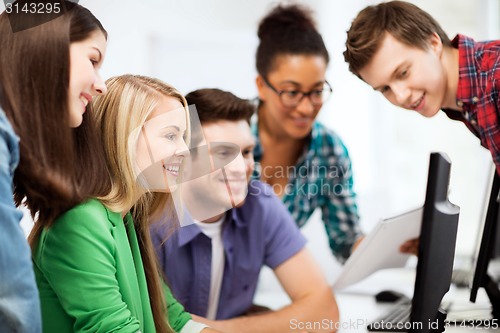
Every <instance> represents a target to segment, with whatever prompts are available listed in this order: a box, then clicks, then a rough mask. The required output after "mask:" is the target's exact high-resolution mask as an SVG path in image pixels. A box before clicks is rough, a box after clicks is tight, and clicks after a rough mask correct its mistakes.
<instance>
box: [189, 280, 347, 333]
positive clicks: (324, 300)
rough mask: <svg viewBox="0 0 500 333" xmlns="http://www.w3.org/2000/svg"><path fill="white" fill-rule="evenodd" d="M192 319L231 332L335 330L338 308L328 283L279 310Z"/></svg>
mask: <svg viewBox="0 0 500 333" xmlns="http://www.w3.org/2000/svg"><path fill="white" fill-rule="evenodd" d="M193 319H195V320H196V321H200V322H204V323H206V324H207V325H209V326H211V327H214V328H216V329H218V330H221V331H223V332H231V333H233V332H235V333H247V332H248V333H254V332H260V333H279V332H283V333H285V332H286V333H288V332H304V331H308V332H334V331H335V327H337V325H336V323H337V322H338V320H339V312H338V308H337V304H336V302H335V298H334V297H333V294H332V290H331V288H330V287H328V286H326V287H325V288H322V289H320V290H317V291H315V292H314V293H313V294H310V295H307V296H305V297H304V298H302V299H300V300H297V301H295V302H293V303H292V304H290V305H288V306H286V307H283V308H281V309H279V310H277V311H269V312H263V313H259V314H255V315H251V316H244V317H237V318H233V319H228V320H218V321H210V320H207V319H205V318H200V317H197V316H193ZM306 325H309V326H306ZM311 327H312V328H311Z"/></svg>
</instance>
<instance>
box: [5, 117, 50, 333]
mask: <svg viewBox="0 0 500 333" xmlns="http://www.w3.org/2000/svg"><path fill="white" fill-rule="evenodd" d="M18 141H19V139H18V138H17V136H16V135H15V134H14V131H13V130H12V127H11V126H10V124H9V122H8V121H7V118H6V117H5V113H4V112H3V111H2V110H1V109H0V332H2V333H3V332H7V333H11V332H16V333H17V332H22V333H24V332H29V333H38V332H41V331H42V328H41V313H40V299H39V297H38V289H37V287H36V283H35V275H34V273H33V264H32V261H31V251H30V248H29V246H28V243H27V241H26V238H25V237H24V234H23V231H22V229H21V227H20V225H19V222H20V220H21V218H22V213H21V211H20V210H18V209H16V207H15V205H14V201H13V197H12V190H13V185H12V179H13V175H14V170H15V169H16V167H17V164H18V163H19V143H18Z"/></svg>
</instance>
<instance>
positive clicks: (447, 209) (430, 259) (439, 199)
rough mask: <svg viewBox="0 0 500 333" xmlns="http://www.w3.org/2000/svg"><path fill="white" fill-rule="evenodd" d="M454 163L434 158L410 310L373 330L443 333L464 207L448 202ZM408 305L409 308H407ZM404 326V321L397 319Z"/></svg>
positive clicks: (372, 326)
mask: <svg viewBox="0 0 500 333" xmlns="http://www.w3.org/2000/svg"><path fill="white" fill-rule="evenodd" d="M450 168H451V163H450V161H449V159H448V157H447V156H446V155H445V154H442V153H432V154H431V155H430V162H429V173H428V178H427V190H426V195H425V202H424V207H423V212H422V224H421V227H420V237H419V248H418V263H417V272H416V276H415V288H414V291H413V298H412V300H411V304H406V305H405V304H401V306H404V308H405V310H407V311H409V319H408V316H406V318H405V319H403V318H402V317H403V316H398V317H401V320H403V321H405V323H403V325H394V324H393V323H394V317H395V316H394V313H405V314H406V311H403V312H402V311H398V310H400V309H398V308H397V307H399V306H400V305H396V308H395V309H393V310H392V311H391V313H389V314H388V315H384V316H383V317H382V318H379V319H378V320H377V321H376V322H374V323H372V324H370V325H369V326H368V330H369V331H393V332H394V331H395V332H412V333H413V332H419V333H427V332H443V331H444V330H445V319H446V313H445V312H444V311H442V310H440V304H441V300H442V298H443V296H444V294H446V292H447V291H448V290H449V289H450V283H451V274H452V270H453V260H454V257H455V242H456V238H457V230H458V216H459V213H460V208H459V207H458V206H455V205H453V204H452V203H451V202H450V201H449V200H448V185H449V182H450ZM407 306H408V307H407ZM396 321H398V322H399V323H401V321H400V319H397V320H396Z"/></svg>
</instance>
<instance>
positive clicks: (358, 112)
mask: <svg viewBox="0 0 500 333" xmlns="http://www.w3.org/2000/svg"><path fill="white" fill-rule="evenodd" d="M298 2H300V3H303V4H305V5H308V6H310V7H311V8H312V9H313V10H314V12H315V16H316V19H317V23H318V26H319V29H320V31H321V32H322V34H323V37H324V40H325V43H326V45H327V48H328V49H329V52H330V56H331V64H330V67H329V69H328V74H327V79H328V81H329V82H330V83H331V84H332V86H333V89H334V94H333V96H332V97H331V99H330V100H329V101H328V102H327V103H326V104H325V105H324V107H323V109H322V111H321V113H320V116H319V119H320V120H321V121H322V122H323V123H324V124H326V125H327V126H328V127H330V128H331V129H333V130H335V131H337V132H338V133H339V134H340V135H341V137H342V138H343V139H344V141H345V143H346V145H347V146H348V148H349V151H350V155H351V157H352V160H353V169H354V176H355V189H356V191H357V193H358V199H359V208H360V213H361V216H362V227H363V230H365V231H366V232H369V231H370V230H371V228H373V226H374V224H375V223H376V222H377V221H378V220H379V219H380V218H382V217H388V216H390V215H393V214H396V213H398V212H402V211H405V210H407V209H410V208H414V207H417V206H419V205H422V204H423V201H424V195H425V187H426V178H427V167H428V159H429V152H431V151H442V152H445V153H447V154H448V155H449V157H450V158H451V160H452V163H453V164H452V179H451V189H450V197H451V200H452V202H454V203H455V204H457V205H459V206H461V217H460V227H459V234H458V246H457V254H458V255H463V256H467V255H470V254H471V253H472V252H473V251H474V248H475V244H476V237H477V229H478V226H479V225H480V218H481V217H482V214H481V210H482V208H483V200H484V192H485V190H484V188H485V184H486V178H487V170H488V167H489V164H490V163H491V162H490V157H489V153H488V152H487V151H485V150H484V149H483V148H481V147H480V145H479V140H478V139H476V138H475V137H474V136H473V135H472V134H471V133H469V132H468V130H467V129H466V128H465V126H463V125H462V124H459V123H455V122H453V121H451V120H448V119H447V118H446V117H445V116H443V115H439V116H437V117H435V118H433V119H425V118H423V117H421V116H419V115H417V114H415V113H412V112H409V111H405V110H402V109H398V108H396V107H393V106H392V105H391V104H389V102H387V101H386V100H384V99H383V98H382V96H381V95H380V94H378V93H375V92H374V91H373V90H372V89H371V88H370V87H369V86H367V85H366V84H364V83H363V82H361V81H360V80H359V79H358V78H356V77H354V76H353V75H352V74H351V73H350V72H349V71H348V68H347V64H346V63H345V62H344V60H343V56H342V52H343V51H344V42H345V36H346V30H347V29H348V28H349V25H350V22H351V21H352V19H353V18H354V17H355V15H356V14H357V13H358V11H359V10H361V9H362V8H364V7H365V6H366V5H369V4H373V3H377V2H378V1H369V0H357V1H340V0H310V1H298ZM410 2H412V3H414V4H416V5H418V6H420V7H421V8H423V9H424V10H426V11H428V12H429V13H430V14H431V15H433V16H434V17H435V18H436V19H437V20H438V21H439V22H440V23H441V25H442V26H443V28H444V29H445V31H446V32H447V33H448V35H449V36H450V37H454V36H455V34H456V33H462V34H466V35H469V36H471V37H473V38H475V39H476V40H485V39H500V0H439V1H436V0H413V1H410ZM277 3H278V2H277V1H269V0H253V1H241V0H240V1H234V0H204V1H200V0H183V1H173V0H142V1H130V0H120V1H118V0H106V1H102V0H83V1H80V4H82V5H84V6H86V7H87V8H89V9H90V10H91V11H92V12H93V13H94V14H95V15H96V16H97V17H98V18H99V19H100V20H101V22H102V23H103V25H104V26H105V28H106V29H107V30H108V32H109V43H108V51H107V55H106V61H105V63H104V66H103V68H102V71H101V73H102V75H103V77H104V78H108V77H110V76H113V75H119V74H124V73H134V74H144V75H150V76H155V77H158V78H160V79H162V80H164V81H167V82H169V83H172V84H173V85H174V86H176V87H177V88H179V89H180V90H181V91H182V92H183V93H187V92H189V91H191V90H193V89H197V88H203V87H217V88H221V89H225V90H230V91H232V92H233V93H235V94H237V95H239V96H240V97H245V98H254V97H256V95H257V94H256V88H255V84H254V82H255V77H256V70H255V60H254V56H255V50H256V47H257V43H258V39H257V36H256V30H257V25H258V22H259V19H260V18H261V17H262V16H263V15H264V14H265V13H266V12H267V11H268V10H269V9H270V8H272V7H273V6H274V5H276V4H277ZM1 6H3V3H2V4H0V9H1V10H3V9H4V8H2V7H1ZM313 220H315V221H314V223H311V224H310V225H308V226H307V227H306V228H305V230H304V232H305V233H306V235H307V237H308V238H309V239H314V240H315V242H314V244H311V245H310V246H311V247H312V249H313V251H314V252H315V254H316V255H317V256H318V258H319V260H320V262H321V263H322V266H323V267H324V269H325V270H326V272H327V274H328V275H329V276H331V274H330V273H331V270H335V269H333V268H331V267H334V266H332V265H334V264H333V258H332V257H331V255H330V253H329V250H328V245H327V240H326V237H325V235H324V231H323V229H322V226H321V223H320V221H319V215H318V214H316V215H315V216H314V218H313ZM310 243H313V242H310Z"/></svg>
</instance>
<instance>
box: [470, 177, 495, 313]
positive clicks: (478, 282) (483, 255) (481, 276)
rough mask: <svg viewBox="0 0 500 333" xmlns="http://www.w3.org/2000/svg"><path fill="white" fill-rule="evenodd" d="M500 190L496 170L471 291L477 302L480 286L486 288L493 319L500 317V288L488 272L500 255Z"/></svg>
mask: <svg viewBox="0 0 500 333" xmlns="http://www.w3.org/2000/svg"><path fill="white" fill-rule="evenodd" d="M499 191H500V177H499V176H498V174H497V173H496V172H495V175H494V177H493V183H492V185H491V192H490V196H489V199H488V209H487V212H486V218H485V221H484V226H483V234H482V237H481V244H480V246H479V253H478V255H477V258H476V268H475V271H474V278H473V280H472V287H471V292H470V301H471V302H476V298H477V293H478V290H479V288H484V289H485V291H486V294H487V295H488V298H489V300H490V302H491V308H492V313H491V314H492V317H493V319H500V290H499V289H498V284H497V281H495V280H494V279H492V278H491V277H490V275H489V274H488V266H489V263H490V261H491V260H492V259H493V258H495V256H498V255H499V253H498V251H499V248H500V240H499V236H498V232H499V229H500V228H499V227H498V223H500V216H499V213H500V210H499V205H500V204H499Z"/></svg>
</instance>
